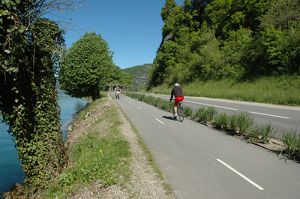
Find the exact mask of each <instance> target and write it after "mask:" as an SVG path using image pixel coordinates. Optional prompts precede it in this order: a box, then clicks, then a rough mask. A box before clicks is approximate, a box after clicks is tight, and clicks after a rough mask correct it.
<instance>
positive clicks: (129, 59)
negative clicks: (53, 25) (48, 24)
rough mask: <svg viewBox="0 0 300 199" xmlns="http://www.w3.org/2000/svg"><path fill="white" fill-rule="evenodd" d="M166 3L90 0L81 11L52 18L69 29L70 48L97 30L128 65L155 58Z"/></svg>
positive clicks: (119, 63)
mask: <svg viewBox="0 0 300 199" xmlns="http://www.w3.org/2000/svg"><path fill="white" fill-rule="evenodd" d="M176 2H177V3H180V2H183V0H177V1H176ZM164 4H165V0H86V1H85V2H84V4H83V5H82V6H81V7H80V8H78V9H77V11H75V12H68V13H66V14H63V15H62V16H60V17H59V18H57V15H56V18H54V17H53V16H52V18H54V20H56V21H58V22H60V24H61V26H62V28H64V29H66V32H65V40H66V45H67V48H69V47H71V46H72V44H73V43H74V42H75V41H77V40H78V39H79V38H80V37H81V36H82V35H83V34H84V33H85V32H96V33H97V34H101V36H102V38H103V39H105V40H106V41H107V42H108V44H109V48H110V50H111V51H112V52H113V53H114V54H113V60H114V63H115V64H116V65H117V66H119V67H121V68H127V67H131V66H136V65H141V64H145V63H152V62H153V59H154V58H155V56H156V51H157V49H158V47H159V45H160V42H161V29H162V26H163V22H162V20H161V16H160V11H161V8H162V7H163V5H164Z"/></svg>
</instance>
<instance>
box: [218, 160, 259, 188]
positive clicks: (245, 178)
mask: <svg viewBox="0 0 300 199" xmlns="http://www.w3.org/2000/svg"><path fill="white" fill-rule="evenodd" d="M217 161H218V162H220V163H221V164H223V165H224V166H226V167H227V168H228V169H230V170H231V171H233V172H234V173H236V174H238V175H239V176H240V177H242V178H244V180H246V181H248V182H249V183H250V184H252V185H253V186H255V187H256V188H258V189H259V190H261V191H263V190H264V188H262V187H261V186H259V185H258V184H256V183H255V182H253V181H252V180H250V179H249V178H247V177H246V176H244V175H243V174H241V173H240V172H238V171H237V170H235V169H234V168H232V167H231V166H229V165H228V164H226V163H225V162H223V161H222V160H220V159H217Z"/></svg>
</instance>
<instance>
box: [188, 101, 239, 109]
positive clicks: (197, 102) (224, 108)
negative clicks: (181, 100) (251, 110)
mask: <svg viewBox="0 0 300 199" xmlns="http://www.w3.org/2000/svg"><path fill="white" fill-rule="evenodd" d="M185 102H189V103H192V104H199V105H205V106H212V107H216V108H223V109H228V110H233V111H238V110H239V109H236V108H229V107H225V106H217V105H212V104H206V103H200V102H193V101H188V100H185Z"/></svg>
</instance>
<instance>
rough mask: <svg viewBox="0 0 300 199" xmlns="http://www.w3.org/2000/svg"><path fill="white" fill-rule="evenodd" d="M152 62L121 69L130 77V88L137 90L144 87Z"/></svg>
mask: <svg viewBox="0 0 300 199" xmlns="http://www.w3.org/2000/svg"><path fill="white" fill-rule="evenodd" d="M151 67H152V64H143V65H138V66H133V67H130V68H125V69H123V70H124V71H125V72H127V73H128V74H130V76H131V77H132V83H131V85H130V86H129V87H130V89H131V90H139V89H142V88H145V86H146V83H147V74H148V72H149V69H150V68H151Z"/></svg>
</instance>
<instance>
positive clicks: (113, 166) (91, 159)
mask: <svg viewBox="0 0 300 199" xmlns="http://www.w3.org/2000/svg"><path fill="white" fill-rule="evenodd" d="M106 100H107V97H105V98H101V99H99V100H97V101H95V102H93V103H92V104H91V105H90V106H88V108H87V109H85V110H84V111H82V112H81V113H80V114H79V117H78V118H79V120H83V118H84V115H86V114H88V113H92V112H93V109H95V107H96V106H102V104H104V103H105V101H106ZM101 109H102V110H103V111H102V114H101V115H100V116H97V119H96V120H95V121H94V122H93V123H92V124H91V126H90V127H89V128H88V130H87V132H85V135H83V136H82V137H80V138H79V140H78V141H77V142H76V143H75V144H73V145H72V146H71V147H70V149H69V157H70V160H69V166H68V168H66V169H65V170H64V172H63V173H61V174H60V175H59V177H58V178H56V179H55V180H54V181H53V182H52V183H51V184H50V186H49V187H48V189H47V190H45V191H44V192H43V193H41V194H40V195H41V198H67V197H68V196H70V195H72V194H73V193H76V191H78V190H79V189H80V188H83V187H85V186H88V185H90V184H92V183H93V182H95V181H100V182H101V184H103V186H110V185H114V184H120V185H122V184H124V183H126V182H128V181H129V178H130V169H129V162H130V161H131V154H130V148H129V144H128V142H127V141H126V140H125V138H123V136H122V135H121V134H120V130H119V126H120V125H121V124H122V122H121V118H120V116H119V114H118V110H117V107H113V106H110V107H109V108H107V106H106V107H103V106H102V107H101ZM103 125H104V126H103ZM99 126H103V128H95V127H99ZM105 127H108V128H105Z"/></svg>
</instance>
